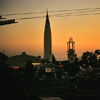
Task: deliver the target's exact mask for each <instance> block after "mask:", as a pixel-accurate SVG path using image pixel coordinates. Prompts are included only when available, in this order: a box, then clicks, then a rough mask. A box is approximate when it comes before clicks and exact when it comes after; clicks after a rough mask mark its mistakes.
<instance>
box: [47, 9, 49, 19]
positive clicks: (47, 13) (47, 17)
mask: <svg viewBox="0 0 100 100" xmlns="http://www.w3.org/2000/svg"><path fill="white" fill-rule="evenodd" d="M46 18H47V19H48V18H49V16H48V8H47V16H46Z"/></svg>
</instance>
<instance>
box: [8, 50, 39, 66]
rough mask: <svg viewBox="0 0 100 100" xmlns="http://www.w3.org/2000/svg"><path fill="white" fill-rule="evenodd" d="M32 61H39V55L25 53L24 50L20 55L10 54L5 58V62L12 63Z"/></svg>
mask: <svg viewBox="0 0 100 100" xmlns="http://www.w3.org/2000/svg"><path fill="white" fill-rule="evenodd" d="M30 60H31V61H32V62H40V58H39V57H35V56H31V55H27V54H26V53H25V52H22V54H21V55H16V56H12V57H10V58H9V59H8V60H7V64H14V63H26V62H27V61H30Z"/></svg>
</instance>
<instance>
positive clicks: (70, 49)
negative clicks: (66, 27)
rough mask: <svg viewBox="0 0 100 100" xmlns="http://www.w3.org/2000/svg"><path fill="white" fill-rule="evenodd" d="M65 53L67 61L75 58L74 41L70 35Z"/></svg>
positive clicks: (72, 60) (71, 61)
mask: <svg viewBox="0 0 100 100" xmlns="http://www.w3.org/2000/svg"><path fill="white" fill-rule="evenodd" d="M67 55H68V60H69V62H70V63H73V62H74V61H75V59H76V54H75V42H74V41H73V39H72V37H71V38H70V39H69V42H67Z"/></svg>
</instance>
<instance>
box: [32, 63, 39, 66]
mask: <svg viewBox="0 0 100 100" xmlns="http://www.w3.org/2000/svg"><path fill="white" fill-rule="evenodd" d="M32 65H34V66H38V65H40V63H32Z"/></svg>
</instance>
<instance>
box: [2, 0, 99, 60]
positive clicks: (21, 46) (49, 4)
mask: <svg viewBox="0 0 100 100" xmlns="http://www.w3.org/2000/svg"><path fill="white" fill-rule="evenodd" d="M1 1H2V2H1V3H2V4H3V5H5V6H0V7H1V9H2V11H1V13H0V14H1V15H3V14H8V13H23V12H32V11H33V12H34V11H46V9H47V8H48V9H49V10H53V11H54V10H63V9H80V8H81V9H82V8H92V7H93V8H94V7H100V0H84V1H83V0H43V1H42V0H28V2H27V0H22V1H20V0H8V1H9V3H7V2H4V1H5V0H1ZM12 1H13V2H12ZM18 1H20V3H18ZM23 1H24V2H23ZM29 1H30V2H29ZM37 1H38V2H37ZM41 1H42V2H41ZM18 4H19V5H18ZM11 5H12V6H11ZM49 14H50V13H49ZM41 15H42V14H41ZM44 15H46V14H43V16H44ZM30 16H34V15H27V17H30ZM6 17H7V18H18V17H24V16H10V17H8V16H6ZM25 17H26V15H25ZM17 21H18V22H19V23H17V24H12V25H5V26H0V51H2V50H5V52H6V54H7V55H9V56H12V55H16V54H20V53H21V52H22V51H26V52H27V53H28V54H30V55H35V56H38V55H41V56H42V57H43V38H44V37H43V36H44V26H45V18H42V19H29V20H17ZM50 24H51V31H52V45H53V54H54V55H55V57H56V58H57V59H58V60H64V59H67V55H66V54H67V52H66V51H67V42H68V40H69V38H70V37H73V40H74V41H75V42H76V53H77V54H78V56H80V55H81V54H82V52H85V51H94V50H95V49H100V15H88V16H70V17H61V18H58V17H50Z"/></svg>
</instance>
